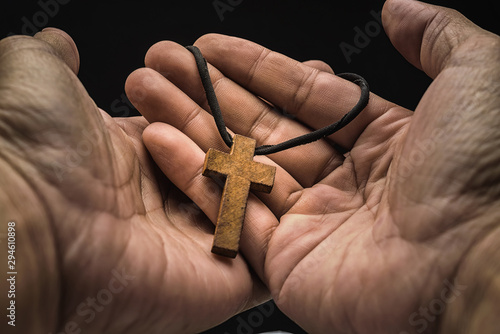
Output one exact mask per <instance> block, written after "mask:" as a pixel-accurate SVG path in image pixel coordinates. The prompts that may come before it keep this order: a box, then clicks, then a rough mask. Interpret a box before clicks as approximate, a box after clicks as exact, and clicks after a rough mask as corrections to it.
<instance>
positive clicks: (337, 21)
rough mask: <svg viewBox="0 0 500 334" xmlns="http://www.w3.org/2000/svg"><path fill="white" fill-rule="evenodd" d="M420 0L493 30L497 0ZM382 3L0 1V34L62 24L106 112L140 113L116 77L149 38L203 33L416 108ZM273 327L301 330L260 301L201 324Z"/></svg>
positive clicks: (416, 79)
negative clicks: (220, 8) (354, 80)
mask: <svg viewBox="0 0 500 334" xmlns="http://www.w3.org/2000/svg"><path fill="white" fill-rule="evenodd" d="M428 2H430V3H433V4H439V5H443V6H448V7H452V8H455V9H457V10H459V11H460V12H462V13H463V14H464V15H466V16H467V17H468V18H469V19H471V20H472V21H474V22H475V23H477V24H478V25H480V26H481V27H482V28H484V29H487V30H490V31H493V32H495V33H497V34H498V33H500V23H499V22H500V19H499V17H500V4H499V2H498V0H496V1H493V0H490V1H488V0H476V1H467V2H466V1H462V2H457V1H428ZM215 3H224V4H226V5H229V6H230V7H231V10H227V11H225V12H224V13H222V14H221V15H222V17H223V20H221V16H219V14H218V13H217V11H216V9H215V7H214V4H215ZM43 4H51V5H50V6H46V5H43ZM54 4H57V6H54ZM231 4H232V5H231ZM382 5H383V1H367V0H359V1H357V0H353V1H342V2H340V1H339V2H334V1H305V0H302V1H293V0H292V1H284V0H278V1H263V0H216V1H214V0H208V1H180V0H177V1H166V0H165V1H138V0H121V1H100V2H96V1H83V0H69V1H68V0H59V2H56V0H40V1H27V0H16V1H14V0H3V6H2V8H1V9H0V38H2V37H6V36H7V35H8V34H10V33H15V34H21V33H24V34H33V33H34V32H35V29H36V30H40V29H41V28H44V27H46V26H54V27H58V28H61V29H64V30H65V31H67V32H68V33H69V34H70V35H71V36H72V37H73V38H74V40H75V42H76V43H77V45H78V48H79V51H80V56H81V67H80V74H79V77H80V78H81V80H82V82H83V84H84V85H85V87H86V88H87V90H88V91H89V93H90V95H91V96H92V97H93V98H94V100H95V101H96V103H97V105H99V106H100V107H101V108H102V109H104V110H106V111H107V112H108V113H110V114H111V115H112V116H119V117H126V116H134V115H138V113H137V111H136V110H135V109H134V108H132V107H131V106H130V105H129V104H128V103H127V100H126V99H125V98H124V96H125V95H124V88H123V86H124V82H125V79H126V78H127V76H128V74H129V73H131V72H132V71H133V70H135V69H137V68H139V67H142V66H144V62H143V59H144V55H145V53H146V51H147V50H148V48H149V47H150V46H151V45H153V44H154V43H156V42H158V41H161V40H173V41H176V42H178V43H180V44H182V45H190V44H192V43H193V42H194V41H195V40H196V38H197V37H199V36H201V35H203V34H205V33H209V32H218V33H223V34H228V35H234V36H239V37H243V38H247V39H250V40H252V41H255V42H257V43H260V44H262V45H264V46H266V47H269V48H271V49H273V50H275V51H278V52H281V53H284V54H286V55H288V56H290V57H293V58H295V59H297V60H300V61H305V60H309V59H321V60H323V61H325V62H327V63H328V64H330V65H331V66H332V67H333V69H334V70H335V72H337V73H341V72H355V73H358V74H360V75H362V76H364V77H365V78H366V79H367V81H368V82H369V84H370V88H371V90H372V92H374V93H376V94H378V95H380V96H382V97H384V98H386V99H388V100H391V101H393V102H396V103H398V104H401V105H403V106H405V107H407V108H410V109H414V108H415V106H416V105H417V103H418V101H419V99H420V97H421V95H422V94H423V93H424V91H425V89H426V88H427V86H428V85H429V83H430V80H429V79H428V78H427V77H426V75H425V74H424V73H422V72H420V71H419V70H417V69H415V68H413V67H412V66H411V65H410V64H408V63H407V62H406V61H405V59H404V58H403V57H401V56H400V55H399V54H398V52H397V51H396V50H395V49H394V48H393V47H392V45H391V43H390V41H389V39H388V38H387V36H386V35H385V33H384V32H383V29H380V32H379V33H377V29H376V28H377V25H378V26H379V27H380V25H379V24H378V23H377V21H376V20H375V19H374V13H375V16H376V14H377V13H379V12H380V10H381V8H382ZM365 28H369V29H371V30H369V32H370V35H371V37H370V36H368V39H365V40H364V41H360V40H358V41H357V42H358V47H357V49H358V50H357V53H353V54H351V55H350V57H346V56H345V54H344V53H343V52H342V50H341V47H340V45H344V46H346V45H347V44H349V45H351V46H353V47H356V40H355V37H356V34H357V32H356V30H357V29H360V30H361V31H365ZM360 42H363V45H361V44H359V43H360ZM342 43H344V44H342ZM214 307H217V306H216V305H214ZM277 329H281V330H283V331H289V332H291V333H295V334H298V333H302V332H303V331H302V330H301V329H300V328H299V327H298V326H297V325H295V324H293V323H292V322H291V321H289V320H288V319H287V318H286V317H285V316H284V315H283V314H282V313H281V312H280V311H279V310H278V309H277V308H276V307H274V305H273V304H267V307H266V308H265V309H261V310H259V309H254V310H250V311H247V312H246V313H243V314H241V315H238V316H236V317H234V318H233V319H231V320H230V321H228V322H226V323H225V324H223V325H222V326H220V327H218V328H215V329H212V330H210V331H208V332H207V333H224V334H225V333H238V334H239V333H242V334H243V333H244V334H250V333H262V332H265V331H269V330H277Z"/></svg>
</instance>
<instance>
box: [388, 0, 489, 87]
mask: <svg viewBox="0 0 500 334" xmlns="http://www.w3.org/2000/svg"><path fill="white" fill-rule="evenodd" d="M382 22H383V25H384V28H385V30H386V33H387V35H388V36H389V38H390V39H391V41H392V43H393V44H394V46H395V47H396V49H398V51H399V52H400V53H401V54H402V55H403V56H404V57H405V58H406V59H407V60H408V61H409V62H410V63H412V64H413V65H414V66H416V67H418V68H419V69H422V70H423V71H425V73H427V74H428V75H429V76H430V77H432V78H435V77H436V76H437V75H438V74H439V73H440V72H441V71H442V70H443V68H444V67H446V66H447V65H448V64H449V65H452V66H456V62H455V61H459V62H461V61H464V60H467V59H469V60H470V59H474V55H473V54H472V53H471V52H470V51H471V49H474V48H473V46H474V45H473V44H475V43H476V42H478V40H474V39H473V38H471V37H473V36H478V37H479V36H485V37H486V36H488V35H490V36H491V35H492V34H490V33H488V32H486V31H484V30H483V29H481V28H479V27H478V26H476V25H475V24H474V23H472V22H471V21H469V20H468V19H467V18H465V17H464V16H463V15H462V14H460V13H458V12H457V11H455V10H453V9H449V8H444V7H439V6H433V5H429V4H426V3H423V2H420V1H411V0H388V1H386V2H385V4H384V9H383V12H382ZM465 43H469V47H464V48H459V46H460V45H464V44H465ZM463 51H466V52H467V53H469V56H467V57H466V58H461V57H460V55H461V54H463ZM476 60H477V61H479V60H478V59H476Z"/></svg>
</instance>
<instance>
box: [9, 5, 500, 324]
mask: <svg viewBox="0 0 500 334" xmlns="http://www.w3.org/2000/svg"><path fill="white" fill-rule="evenodd" d="M382 19H383V25H384V28H385V31H386V33H387V34H388V36H389V37H390V39H391V41H392V42H393V44H394V46H395V47H396V48H397V49H398V50H399V51H400V53H401V54H402V55H403V56H404V57H405V58H406V59H407V60H408V61H409V62H411V63H412V64H413V65H415V66H416V67H418V68H420V69H422V70H423V71H425V73H427V74H428V75H429V76H430V77H431V78H433V79H434V81H433V83H432V84H431V85H430V87H429V89H428V90H427V91H426V93H425V94H424V95H423V96H422V99H421V101H420V103H419V105H418V107H417V109H416V110H415V111H411V110H408V109H405V108H404V107H401V106H398V105H396V104H394V103H391V102H389V101H386V100H384V99H383V98H381V97H379V96H376V95H375V94H371V96H370V102H369V105H368V107H367V108H366V109H365V110H364V111H363V112H362V113H361V114H360V115H359V117H358V118H357V119H355V120H354V121H353V122H352V123H351V124H350V125H348V126H347V127H346V128H344V129H343V130H341V131H339V132H338V133H336V134H334V135H332V136H330V137H329V138H327V139H325V140H321V141H318V142H314V143H312V144H308V145H305V146H300V147H297V148H293V149H290V150H287V151H284V152H281V153H277V154H273V155H270V156H267V157H256V160H257V161H260V162H263V163H266V164H270V165H274V166H276V167H277V174H276V181H275V185H274V189H273V191H272V193H271V194H263V193H255V194H251V195H250V198H249V201H248V207H247V212H246V218H245V223H244V228H243V233H242V238H241V245H240V255H238V256H237V258H236V259H234V260H228V259H224V258H221V257H219V256H216V255H214V254H212V253H211V252H210V248H211V243H212V239H213V231H214V227H213V223H214V222H215V221H216V217H217V212H218V208H219V201H220V197H221V192H222V190H221V188H220V187H219V186H218V185H217V184H215V183H214V182H213V181H212V180H211V179H210V178H206V177H204V176H202V175H201V169H202V165H203V160H204V156H205V152H206V151H207V150H208V149H209V148H211V147H213V148H216V149H219V150H227V147H226V146H225V145H224V143H223V142H222V140H221V138H220V136H219V134H218V132H217V130H216V128H215V125H214V121H213V117H212V116H211V115H210V113H209V112H208V111H209V108H208V105H207V102H206V98H205V94H204V91H203V88H202V85H201V81H200V78H199V74H198V71H197V68H196V65H195V62H194V58H193V56H192V55H191V53H190V52H189V51H188V50H186V49H185V48H184V47H183V46H181V45H178V44H176V43H174V42H169V41H166V42H160V43H158V44H156V45H154V46H153V47H152V48H151V49H150V50H149V51H148V53H147V55H146V60H145V63H146V67H145V68H141V69H138V70H137V71H135V72H133V73H132V74H131V75H130V77H129V78H128V80H127V82H126V92H127V95H128V97H129V99H130V100H131V102H132V103H133V104H134V105H135V106H136V107H137V109H138V110H139V111H140V112H141V114H142V115H143V117H131V118H111V117H110V116H108V115H107V114H106V112H104V111H103V110H101V109H99V108H98V107H97V106H96V105H95V103H94V102H93V101H92V99H91V97H90V96H88V94H87V92H86V90H85V88H84V87H83V85H82V84H81V83H80V81H79V80H78V78H77V76H76V74H77V72H78V68H79V56H78V51H77V48H76V46H75V44H74V43H73V41H72V39H71V38H70V37H69V36H68V35H67V34H66V33H64V32H62V31H60V30H57V29H46V30H44V31H43V32H40V33H38V34H37V35H36V36H35V37H34V38H32V37H22V36H14V37H9V38H7V39H4V40H2V41H1V42H0V127H1V131H0V137H1V147H2V149H1V152H0V171H1V172H0V184H1V185H2V191H1V194H0V208H1V218H2V219H3V222H2V224H7V221H15V222H16V232H17V248H16V250H17V253H16V254H17V256H18V258H19V261H18V268H17V270H18V272H19V273H22V275H19V276H18V278H17V288H18V295H17V297H16V298H17V317H18V323H17V326H18V327H17V328H16V329H17V330H21V331H22V332H23V333H32V332H33V333H35V332H36V333H38V332H40V333H49V332H50V333H56V332H57V333H59V332H63V333H66V332H68V331H69V332H71V331H76V330H82V332H83V333H195V332H199V331H203V330H205V329H208V328H210V327H213V326H215V325H217V324H219V323H221V322H223V321H225V320H226V319H228V318H229V317H231V316H233V315H235V314H237V313H239V312H242V311H243V310H246V309H248V308H250V307H253V306H256V305H258V304H260V303H262V302H264V301H266V300H268V299H269V298H273V299H274V300H275V301H276V303H277V305H278V306H279V307H280V309H281V310H282V311H283V312H285V313H286V314H287V315H288V316H289V317H290V318H291V319H293V320H294V321H296V322H297V323H298V324H300V325H301V326H302V327H303V328H304V329H306V330H307V331H309V332H316V333H336V332H339V333H349V332H356V333H389V332H394V333H396V332H397V333H399V332H400V331H408V332H411V331H415V330H417V329H420V328H416V327H415V325H414V324H413V323H412V321H411V319H410V318H411V315H412V314H414V312H417V313H418V312H419V309H420V308H421V307H423V306H424V307H425V306H426V305H428V304H429V302H430V301H432V300H433V299H435V298H439V295H440V293H441V291H442V290H443V289H444V288H445V287H446V286H449V285H451V284H460V286H462V287H463V286H466V287H467V289H466V290H465V291H463V292H462V294H461V296H460V297H459V298H457V300H455V301H454V302H453V303H450V304H447V305H446V309H445V310H443V311H442V312H441V313H440V314H439V316H438V317H434V318H435V319H429V320H428V323H427V325H426V330H430V331H438V330H442V331H450V332H455V333H458V332H460V331H461V330H466V329H467V328H468V327H466V326H464V325H463V324H467V323H473V321H472V320H471V317H473V315H474V314H475V311H476V309H475V308H473V307H474V305H477V304H474V303H472V304H471V303H467V301H468V300H470V299H471V298H472V299H473V298H474V295H473V294H472V291H476V292H477V289H481V287H477V284H478V283H477V282H478V281H480V280H479V279H478V277H477V275H480V273H481V272H482V270H483V269H484V268H487V267H488V261H489V260H490V258H491V256H493V255H494V252H495V250H493V248H495V247H493V246H494V245H495V243H496V242H498V240H500V233H499V222H500V220H499V210H498V207H499V206H498V202H499V198H500V197H499V194H500V167H499V164H498V162H499V161H500V151H499V150H498V146H499V144H500V135H499V134H498V133H499V131H498V128H499V125H500V117H499V114H500V110H499V108H500V97H499V95H498V88H499V82H500V69H499V64H500V63H499V59H500V52H499V50H500V40H499V37H498V36H496V35H494V34H491V33H489V32H486V31H484V30H482V29H480V28H479V27H477V26H476V25H474V24H473V23H471V22H470V21H468V20H467V19H466V18H464V17H463V16H462V15H460V14H459V13H457V12H455V11H453V10H450V9H446V8H441V7H436V6H431V5H427V4H424V3H421V2H417V1H410V0H389V1H387V2H386V4H385V6H384V9H383V15H382ZM195 45H196V46H197V47H199V48H200V49H201V51H202V53H203V55H204V56H205V58H206V59H207V61H208V62H209V69H210V75H211V79H212V82H213V85H214V87H215V91H216V94H217V96H218V100H219V103H220V105H221V109H222V111H223V114H224V119H225V121H226V125H227V126H228V128H229V129H230V130H231V131H232V132H234V133H238V134H241V135H245V136H249V137H252V138H255V139H256V140H257V144H258V145H262V144H275V143H279V142H282V141H284V140H286V139H289V138H292V137H296V136H299V135H302V134H305V133H308V132H310V131H311V129H316V128H320V127H323V126H325V125H328V124H331V123H333V122H335V121H337V120H338V119H339V118H340V117H341V116H342V115H344V114H345V113H346V112H347V111H348V110H349V109H350V108H351V107H352V106H353V105H354V104H355V103H356V102H357V100H358V98H359V94H360V90H359V87H357V86H356V85H355V84H352V83H350V82H348V81H345V80H343V79H341V78H339V77H337V76H335V74H334V72H333V70H332V69H331V68H330V67H329V66H328V65H326V64H325V63H323V62H321V61H308V62H304V63H300V62H297V61H295V60H293V59H290V58H288V57H286V56H284V55H282V54H278V53H276V52H272V51H270V50H268V49H266V48H264V47H262V46H259V45H257V44H254V43H252V42H250V41H246V40H243V39H239V38H236V37H229V36H222V35H215V34H210V35H206V36H203V37H201V38H200V39H198V40H197V41H196V43H195ZM405 80H411V78H405ZM388 84H390V83H388ZM273 106H275V107H277V108H279V109H281V110H284V111H286V113H288V114H292V115H293V116H295V117H294V118H291V117H287V116H283V115H282V114H280V113H278V112H276V109H275V108H273ZM339 148H342V150H340V149H339ZM344 150H345V151H347V152H348V153H345V152H341V151H344ZM193 202H194V203H193ZM488 254H490V255H488ZM491 254H493V255H491ZM443 282H444V283H443ZM481 291H483V292H484V293H486V292H487V291H488V287H487V284H486V285H485V287H484V289H483V290H481ZM468 320H471V321H469V322H468ZM4 322H5V321H2V326H5V324H4ZM471 326H472V325H471Z"/></svg>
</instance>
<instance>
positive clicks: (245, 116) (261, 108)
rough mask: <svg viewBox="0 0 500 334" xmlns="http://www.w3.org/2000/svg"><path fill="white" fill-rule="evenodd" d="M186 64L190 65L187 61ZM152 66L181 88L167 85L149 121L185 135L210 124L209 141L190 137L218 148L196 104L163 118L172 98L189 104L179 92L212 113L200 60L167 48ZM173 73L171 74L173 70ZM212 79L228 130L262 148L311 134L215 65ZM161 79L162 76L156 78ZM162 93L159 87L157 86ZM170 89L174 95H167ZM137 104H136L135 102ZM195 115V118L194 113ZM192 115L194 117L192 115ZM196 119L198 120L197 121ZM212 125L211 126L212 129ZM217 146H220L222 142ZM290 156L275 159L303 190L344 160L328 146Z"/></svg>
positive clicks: (162, 46) (150, 60) (154, 53)
mask: <svg viewBox="0 0 500 334" xmlns="http://www.w3.org/2000/svg"><path fill="white" fill-rule="evenodd" d="M186 59H189V61H187V60H186ZM146 65H147V66H149V67H151V68H153V69H155V70H157V71H159V72H162V73H163V74H164V75H167V77H168V79H169V81H171V82H172V83H173V84H175V86H176V87H178V88H174V86H172V85H171V84H169V85H164V86H165V87H164V88H162V90H163V91H161V92H158V94H157V97H155V98H154V99H158V100H162V102H160V103H159V104H158V105H155V106H154V109H153V108H144V107H143V109H142V111H141V112H143V114H144V115H145V116H146V117H148V116H147V115H149V114H152V113H154V114H155V117H156V120H157V121H163V122H168V123H170V124H173V125H174V126H176V127H177V128H179V129H183V131H184V132H185V133H188V132H186V131H189V129H185V127H186V126H185V124H184V123H185V122H186V121H188V122H190V123H193V122H194V123H196V124H198V123H199V124H204V125H205V128H204V129H203V130H204V131H206V132H207V134H205V135H202V136H201V135H200V132H199V130H197V131H198V133H192V135H191V134H190V133H188V135H189V136H190V137H192V138H193V140H195V142H196V143H197V144H198V145H199V146H200V147H202V148H204V149H207V148H208V147H211V146H213V144H211V143H213V142H211V141H209V140H207V139H210V138H214V137H220V135H219V134H218V132H217V130H216V128H215V126H214V125H213V124H214V120H213V117H212V116H210V115H209V114H208V113H201V112H200V110H199V109H197V108H196V106H195V104H190V105H189V108H188V107H185V108H183V109H182V110H179V109H178V108H175V109H174V110H176V113H177V114H176V113H174V112H173V111H172V110H169V109H165V108H163V110H164V111H163V112H164V113H168V114H165V115H162V114H160V113H161V111H160V110H162V109H161V108H160V109H158V106H160V105H165V103H167V104H168V103H169V101H167V100H166V99H167V97H168V98H169V99H172V98H173V97H174V96H178V97H179V99H181V100H184V99H185V97H184V95H179V94H178V93H177V94H176V93H174V91H176V90H178V89H179V88H180V89H181V90H182V91H183V92H184V93H185V94H187V95H188V96H189V97H190V98H191V99H192V100H193V101H194V102H196V104H198V105H201V106H202V107H203V108H204V109H205V110H209V107H208V105H207V102H206V97H205V95H204V90H203V87H202V85H201V81H200V78H199V73H198V70H197V67H196V64H195V62H194V57H193V56H192V55H191V53H190V52H189V51H188V50H186V49H185V48H184V47H182V46H180V45H178V44H176V43H172V42H162V43H158V44H156V45H155V46H153V47H152V48H151V50H150V51H149V52H148V55H147V57H146ZM167 69H168V70H167ZM210 76H211V79H212V82H213V83H214V89H215V91H216V95H217V97H218V101H219V104H220V107H221V109H222V111H223V114H224V121H225V123H226V125H227V126H228V127H229V128H230V129H231V130H233V131H234V132H235V133H238V134H242V135H245V136H248V137H252V138H255V139H256V140H257V144H258V145H263V144H277V143H281V142H283V141H285V140H288V139H290V138H294V137H297V136H300V135H303V134H305V133H308V132H310V129H308V128H306V127H305V126H303V125H302V124H300V123H298V122H296V121H294V120H292V119H290V118H287V117H284V116H283V115H281V114H279V113H278V112H276V111H275V110H273V108H271V107H270V106H269V104H268V103H265V102H264V101H262V100H261V99H260V98H258V97H256V96H254V95H253V94H252V93H250V92H248V91H247V90H245V89H243V88H242V87H240V86H239V85H237V84H236V83H234V82H232V81H231V80H228V79H227V78H225V77H224V76H223V75H222V73H220V72H219V71H218V70H217V69H216V68H213V67H212V66H211V65H210ZM156 77H157V78H158V76H156ZM154 86H155V87H159V84H155V85H154ZM167 86H169V87H170V88H171V93H170V92H166V91H165V90H164V89H167V88H168V87H167ZM132 102H134V101H133V99H132ZM193 111H194V112H193ZM186 113H189V114H190V115H189V116H188V115H186ZM195 118H197V119H196V120H195ZM207 125H208V126H207ZM215 143H217V144H219V143H220V139H217V140H216V141H215ZM290 152H292V153H290V154H288V152H286V153H285V154H279V153H278V154H274V155H271V157H272V159H273V160H274V161H275V162H276V163H277V164H279V165H280V166H282V167H283V168H284V169H286V170H287V171H288V172H289V173H290V174H291V175H292V176H293V177H294V178H296V179H297V181H299V183H300V184H301V185H303V186H311V185H312V184H314V183H315V182H316V181H318V180H320V179H322V178H323V177H324V176H325V175H327V174H328V173H330V172H331V171H332V170H333V169H335V168H336V167H338V166H339V165H340V164H341V163H342V161H343V157H342V156H341V155H340V154H338V153H337V152H336V151H335V149H334V148H333V147H331V146H330V145H329V144H328V143H326V142H324V141H318V142H316V143H312V144H310V145H305V146H301V147H296V148H293V149H292V150H291V151H290Z"/></svg>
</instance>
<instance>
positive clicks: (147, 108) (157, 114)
mask: <svg viewBox="0 0 500 334" xmlns="http://www.w3.org/2000/svg"><path fill="white" fill-rule="evenodd" d="M135 87H140V88H141V89H142V93H141V97H142V98H141V99H137V100H136V98H134V96H135V94H134V92H135V91H136V88H135ZM146 87H147V88H146ZM126 91H127V94H128V95H129V96H130V98H131V101H133V102H134V104H135V105H136V107H137V108H138V110H139V111H141V113H142V114H143V115H144V117H146V119H147V120H148V121H149V122H150V123H154V122H163V123H168V124H171V125H172V126H174V127H175V128H177V129H179V130H180V131H182V132H183V133H184V134H185V135H187V136H188V137H189V138H190V139H191V140H192V141H193V142H195V143H196V144H197V145H198V147H200V148H201V150H202V151H204V152H206V151H207V150H208V149H209V148H210V147H214V146H215V148H217V149H219V150H227V147H226V146H225V144H224V143H223V142H222V139H221V137H220V135H219V133H218V132H217V131H216V130H215V126H210V124H214V120H213V117H212V116H211V115H210V114H208V113H207V112H205V110H203V109H202V108H201V107H199V106H198V104H196V103H195V102H194V101H192V100H191V99H190V98H189V97H188V96H186V95H185V94H184V92H182V91H181V90H180V89H179V88H177V87H176V86H175V85H173V84H172V83H171V82H170V81H168V80H167V79H165V78H164V77H163V76H162V75H161V74H159V73H157V72H155V71H153V70H151V69H141V70H137V71H136V72H134V73H132V74H131V75H130V77H129V78H128V79H127V83H126ZM193 115H194V116H193ZM207 124H208V125H207ZM198 143H200V144H198ZM213 143H218V144H217V145H211V144H213ZM256 159H257V160H258V159H263V157H256ZM265 163H270V160H269V159H265ZM202 165H203V160H201V161H200V165H199V166H197V167H198V168H201V166H202ZM200 173H201V170H200ZM276 180H277V181H276V182H275V187H274V188H273V192H272V193H271V194H270V195H266V194H263V193H258V196H259V197H261V198H262V199H263V200H265V203H266V204H267V205H268V206H269V208H270V209H271V210H272V211H273V212H274V213H275V214H276V215H277V216H280V215H281V214H283V213H284V212H285V211H286V210H288V207H289V205H290V202H289V201H288V200H287V199H288V198H289V196H290V194H293V193H296V192H297V191H299V190H301V189H302V187H301V186H300V184H299V183H298V182H297V181H295V179H294V178H293V177H292V176H290V175H289V174H288V173H287V172H286V171H285V170H283V168H281V167H279V168H277V175H276ZM278 180H279V182H278Z"/></svg>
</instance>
